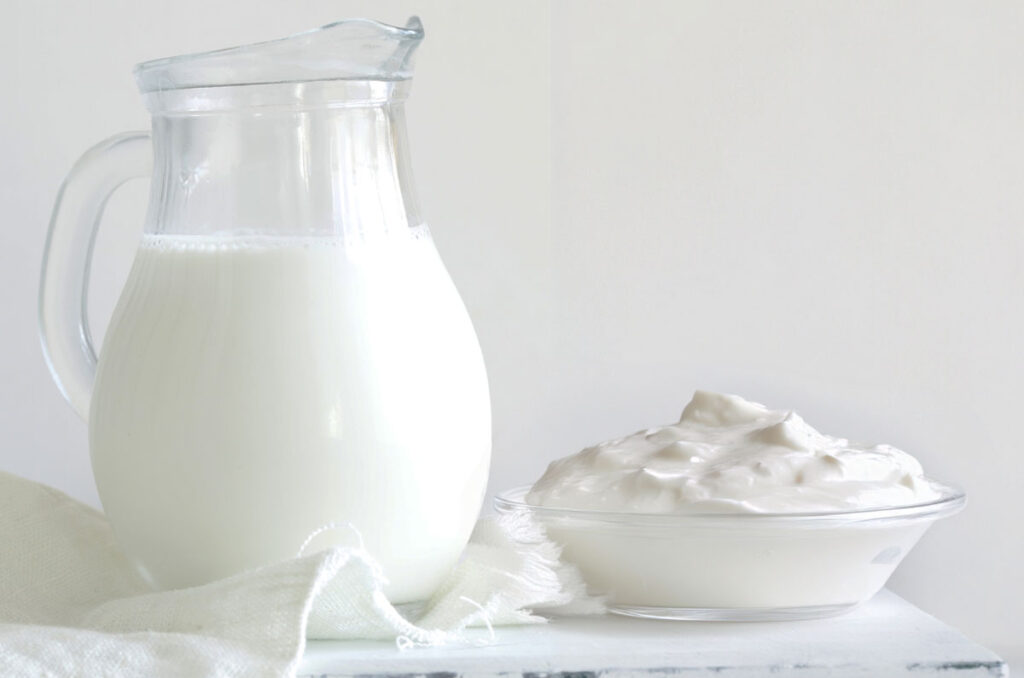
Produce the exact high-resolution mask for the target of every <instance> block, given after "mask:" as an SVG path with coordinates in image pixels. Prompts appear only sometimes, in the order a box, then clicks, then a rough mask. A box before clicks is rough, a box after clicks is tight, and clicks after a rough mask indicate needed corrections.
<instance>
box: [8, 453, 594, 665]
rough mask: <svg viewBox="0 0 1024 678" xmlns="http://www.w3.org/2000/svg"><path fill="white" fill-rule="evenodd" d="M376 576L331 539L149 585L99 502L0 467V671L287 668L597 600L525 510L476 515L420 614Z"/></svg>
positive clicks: (532, 619)
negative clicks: (264, 562) (330, 544)
mask: <svg viewBox="0 0 1024 678" xmlns="http://www.w3.org/2000/svg"><path fill="white" fill-rule="evenodd" d="M383 582H384V579H383V577H382V575H381V573H380V570H379V568H378V567H377V565H376V563H375V562H374V560H373V558H372V557H370V555H369V554H368V553H366V552H365V551H364V550H362V549H360V548H335V549H330V550H327V551H322V552H320V553H316V554H313V555H308V556H305V557H301V558H296V559H295V560H290V561H285V562H282V563H278V564H276V565H270V566H267V567H264V568H261V569H258V570H253V571H250V572H245V573H243V574H240V575H237V576H234V577H231V578H228V579H223V580H220V581H216V582H213V583H211V584H207V585H205V586H199V587H195V588H190V589H182V590H177V591H165V592H154V591H152V589H151V588H150V587H148V586H147V585H146V583H145V582H144V581H143V580H142V579H141V578H140V577H139V576H138V575H137V574H136V572H135V571H134V569H133V568H132V566H131V565H130V564H129V562H128V561H127V559H126V558H125V556H124V555H123V554H122V553H121V552H120V551H119V549H118V547H117V545H116V543H115V541H114V536H113V533H112V531H111V528H110V525H109V524H108V523H107V521H106V519H105V518H104V517H103V515H102V514H101V513H99V512H98V511H96V510H94V509H92V508H90V507H88V506H85V505H84V504H81V503H79V502H77V501H75V500H74V499H72V498H70V497H68V496H67V495H65V494H63V493H61V492H58V491H57V490H54V489H52V488H49V487H46V486H43V485H39V484H37V483H33V482H30V481H28V480H24V479H22V478H18V477H16V476H12V475H10V474H7V473H2V472H0V675H2V676H75V677H77V676H82V677H83V678H84V677H86V676H88V677H90V678H93V677H97V676H119V677H122V678H133V677H135V676H139V677H143V676H144V677H145V678H159V677H161V676H216V677H221V676H223V677H228V676H246V677H259V676H293V675H295V670H296V668H297V666H298V663H299V661H300V659H301V657H302V653H303V650H304V648H305V642H306V638H307V637H309V638H377V639H389V638H390V639H394V640H395V641H396V642H397V643H398V644H399V646H400V647H409V646H415V645H439V644H445V643H452V642H462V641H463V637H462V634H461V632H462V631H463V630H464V629H465V628H466V627H467V626H470V625H480V624H486V625H488V626H493V625H499V624H523V623H537V622H543V621H545V619H544V618H543V617H540V616H537V614H535V613H536V612H540V611H547V612H550V611H559V612H562V613H572V614H581V613H593V612H600V611H601V607H602V606H601V602H600V601H598V600H595V599H592V598H589V597H587V596H586V595H585V587H584V586H583V583H582V580H581V579H580V577H579V574H578V572H577V571H576V570H575V569H574V568H572V567H571V566H567V565H565V564H563V563H561V562H560V561H559V558H558V549H557V547H556V546H554V545H553V544H552V543H551V542H549V541H548V540H547V539H546V537H545V536H544V534H543V530H542V529H540V528H539V527H538V526H537V525H536V524H534V523H533V522H532V521H531V520H530V518H529V516H525V515H503V516H499V517H496V518H492V517H486V518H483V519H481V520H480V522H479V523H478V524H477V526H476V529H475V531H474V533H473V537H472V539H471V541H470V544H469V546H468V547H467V548H466V552H465V554H464V556H463V558H462V560H461V562H460V564H459V565H458V567H457V568H456V570H455V571H454V572H453V573H452V575H451V576H450V577H449V578H448V580H447V581H446V582H445V583H444V585H443V586H442V587H441V589H440V590H439V591H438V592H437V593H436V594H435V596H434V597H433V598H432V599H431V600H430V601H428V603H427V604H426V606H425V608H424V609H422V610H420V611H418V612H417V613H415V617H414V618H415V619H416V621H415V622H413V621H410V620H409V618H410V616H412V614H413V613H412V612H410V611H409V610H403V611H402V612H400V611H399V610H397V609H395V607H394V606H392V605H391V604H390V603H389V602H388V601H387V599H386V598H385V597H384V594H383V592H382V586H383ZM403 612H404V615H403Z"/></svg>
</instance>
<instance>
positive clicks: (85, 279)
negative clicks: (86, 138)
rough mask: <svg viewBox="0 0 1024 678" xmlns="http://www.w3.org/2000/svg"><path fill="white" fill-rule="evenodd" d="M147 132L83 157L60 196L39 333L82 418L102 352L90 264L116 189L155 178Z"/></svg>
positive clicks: (114, 140)
mask: <svg viewBox="0 0 1024 678" xmlns="http://www.w3.org/2000/svg"><path fill="white" fill-rule="evenodd" d="M152 166H153V146H152V143H151V141H150V137H149V133H148V132H125V133H123V134H118V135H116V136H113V137H110V138H109V139H107V140H106V141H102V142H100V143H99V144H96V145H95V146H93V147H92V148H90V149H89V150H88V151H86V152H85V154H83V155H82V157H81V158H79V160H78V162H77V163H75V166H74V167H73V168H72V169H71V172H70V173H68V176H67V178H66V179H65V180H64V184H63V185H62V186H61V188H60V192H59V193H58V194H57V202H56V204H55V205H54V207H53V216H52V217H51V218H50V230H49V233H48V234H47V236H46V248H45V249H44V251H43V273H42V277H41V280H40V283H39V331H40V334H41V338H42V341H43V354H44V355H45V356H46V364H47V366H48V367H49V368H50V374H51V375H52V376H53V380H54V381H55V382H57V388H59V389H60V392H61V393H62V394H64V397H65V398H66V399H67V401H68V402H69V403H71V406H72V407H73V408H75V411H76V412H77V413H78V415H79V416H80V417H82V419H85V420H86V421H88V419H89V398H90V396H91V394H92V384H93V380H94V379H95V377H96V351H95V350H94V348H93V342H92V336H91V334H90V333H89V321H88V318H87V314H86V306H87V300H88V294H87V293H88V289H89V267H90V263H91V261H92V248H93V244H94V243H95V242H96V230H97V228H98V227H99V223H100V219H101V218H102V216H103V209H104V207H106V205H107V200H108V199H109V198H110V195H111V194H112V193H113V192H114V191H115V190H116V189H117V188H118V187H119V186H120V185H121V184H123V183H125V182H126V181H128V180H129V179H135V178H138V177H146V176H149V174H150V172H151V171H152Z"/></svg>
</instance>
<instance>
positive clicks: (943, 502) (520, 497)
mask: <svg viewBox="0 0 1024 678" xmlns="http://www.w3.org/2000/svg"><path fill="white" fill-rule="evenodd" d="M929 482H931V483H932V485H933V486H934V487H936V489H938V490H939V491H940V492H941V495H940V496H939V498H938V499H933V500H931V501H927V502H920V503H917V504H905V505H901V506H879V507H870V508H857V509H850V510H838V511H813V512H800V513H721V512H719V513H714V512H704V513H630V512H625V511H602V510H594V509H580V508H560V507H553V506H541V505H538V504H530V503H529V502H527V501H526V494H527V493H528V492H529V491H530V489H531V486H530V485H520V486H517V487H513V488H509V489H507V490H505V491H503V492H499V493H498V494H496V495H495V496H494V500H493V504H494V508H495V510H497V511H498V512H499V513H510V512H514V511H529V512H530V513H533V514H535V515H537V516H539V517H549V518H574V519H577V520H580V521H585V522H601V523H616V524H623V523H634V524H645V525H685V524H699V525H715V526H724V525H730V526H734V527H740V526H744V527H753V526H755V525H762V526H763V525H766V524H773V525H774V524H779V525H789V526H793V527H797V526H811V525H834V524H836V523H844V524H845V523H851V524H852V523H857V524H860V523H866V522H870V523H876V522H890V521H917V520H925V519H927V520H937V519H939V518H945V517H948V516H951V515H954V514H956V513H959V512H960V511H961V510H963V508H964V506H965V505H966V504H967V493H966V492H964V490H963V489H961V488H960V487H958V486H956V485H952V484H948V483H942V482H938V481H934V480H929Z"/></svg>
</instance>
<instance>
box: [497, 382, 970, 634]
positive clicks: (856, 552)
mask: <svg viewBox="0 0 1024 678" xmlns="http://www.w3.org/2000/svg"><path fill="white" fill-rule="evenodd" d="M965 501H966V499H965V496H964V493H963V492H961V491H960V490H958V489H956V488H953V487H950V486H947V485H943V484H941V483H938V482H935V481H933V480H930V479H928V478H926V477H925V476H924V473H923V471H922V469H921V465H920V463H918V461H917V460H916V459H914V458H913V457H912V456H911V455H909V454H907V453H906V452H903V451H901V450H898V449H896V448H894V447H891V446H888V445H861V444H855V443H852V442H850V441H849V440H847V439H845V438H837V437H833V436H828V435H825V434H822V433H820V432H818V431H816V430H815V429H814V428H812V427H811V426H809V425H808V424H807V423H806V422H804V421H803V420H802V419H801V418H800V417H799V416H798V415H796V414H795V413H794V412H789V411H777V410H771V409H768V408H767V407H765V406H763V405H760V404H757V403H753V402H750V401H747V400H744V399H743V398H740V397H738V396H733V395H725V394H718V393H710V392H705V391H698V392H697V393H696V394H695V395H694V397H693V399H692V400H691V401H690V403H689V404H688V405H687V406H686V409H685V410H684V411H683V415H682V417H681V418H680V420H679V421H678V422H677V423H675V424H670V425H668V426H663V427H660V428H654V429H648V430H645V431H640V432H638V433H635V434H633V435H630V436H626V437H624V438H619V439H617V440H611V441H608V442H604V443H601V444H599V445H595V446H593V447H588V448H586V449H584V450H582V451H581V452H579V453H577V454H575V455H572V456H569V457H566V458H564V459H559V460H557V461H555V462H553V463H552V464H551V465H550V466H549V467H548V470H547V471H546V472H545V473H544V475H543V476H542V477H541V478H540V480H538V481H537V483H535V484H534V485H533V487H532V488H518V489H516V490H512V491H509V492H507V493H504V494H502V495H500V496H499V497H498V498H497V499H496V500H495V504H496V508H497V509H498V510H499V511H529V512H531V513H533V514H534V516H535V517H536V518H538V519H539V520H540V521H541V522H542V523H543V524H544V526H545V527H546V529H547V531H548V534H549V536H550V537H551V538H552V539H554V540H555V541H556V542H558V543H560V544H561V545H562V547H563V555H564V557H565V558H566V560H568V561H570V562H572V563H574V564H575V565H576V566H577V567H579V569H580V571H581V572H582V573H583V576H584V578H585V579H586V580H587V583H588V585H589V586H590V587H591V588H592V589H593V590H594V591H595V592H598V593H602V594H605V595H606V596H607V597H608V603H609V609H611V610H612V611H613V612H619V613H623V614H631V615H636V616H645V617H657V618H670V619H722V620H767V619H805V618H812V617H821V616H828V615H832V614H838V613H840V612H843V611H845V610H847V609H849V608H852V607H853V606H855V605H857V604H859V603H861V602H863V601H865V600H867V599H868V598H870V597H871V596H872V595H874V594H875V593H876V592H877V591H878V590H879V589H880V588H881V587H882V586H883V585H884V584H885V582H886V580H888V578H889V576H890V575H891V574H892V572H893V570H895V569H896V566H897V565H898V564H899V563H900V561H901V560H902V559H903V557H904V556H905V555H906V554H907V552H908V551H909V550H910V549H911V548H912V547H913V546H914V544H915V543H917V540H918V539H920V537H921V535H922V534H924V532H925V530H927V529H928V527H929V526H930V525H931V524H932V523H933V522H934V521H935V520H936V519H938V518H941V517H944V516H948V515H952V514H953V513H956V512H957V511H959V510H960V509H962V508H963V505H964V503H965Z"/></svg>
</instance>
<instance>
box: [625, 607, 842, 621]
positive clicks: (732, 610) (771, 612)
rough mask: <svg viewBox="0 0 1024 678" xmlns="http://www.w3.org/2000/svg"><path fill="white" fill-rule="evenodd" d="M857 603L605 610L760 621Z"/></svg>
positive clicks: (823, 613) (828, 613) (837, 610)
mask: <svg viewBox="0 0 1024 678" xmlns="http://www.w3.org/2000/svg"><path fill="white" fill-rule="evenodd" d="M857 605H858V603H842V604H839V605H809V606H806V607H751V608H737V607H641V606H636V605H609V606H608V611H609V612H611V613H613V614H621V615H625V616H627V617H643V618H644V619H670V620H676V621H722V622H761V621H794V620H798V619H821V618H823V617H834V616H836V615H840V614H843V613H845V612H849V611H850V610H852V609H853V608H855V607H857Z"/></svg>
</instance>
